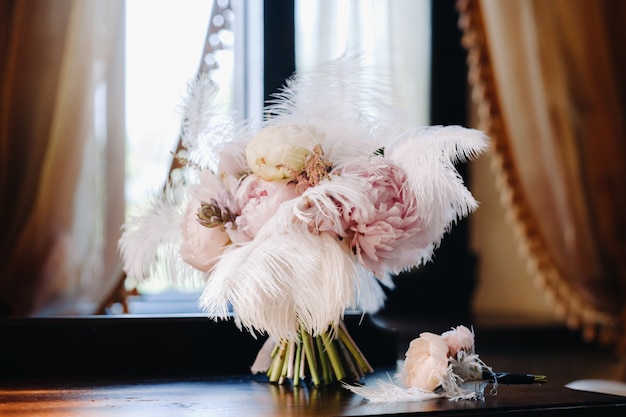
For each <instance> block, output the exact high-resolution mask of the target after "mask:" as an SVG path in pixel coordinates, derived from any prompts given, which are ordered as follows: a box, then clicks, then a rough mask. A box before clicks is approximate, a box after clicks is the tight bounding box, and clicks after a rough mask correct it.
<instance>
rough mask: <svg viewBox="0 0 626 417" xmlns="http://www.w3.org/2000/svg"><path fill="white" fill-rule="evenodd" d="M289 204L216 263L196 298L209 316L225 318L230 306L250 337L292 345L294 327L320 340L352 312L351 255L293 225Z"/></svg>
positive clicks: (334, 241)
mask: <svg viewBox="0 0 626 417" xmlns="http://www.w3.org/2000/svg"><path fill="white" fill-rule="evenodd" d="M294 204H295V201H289V202H287V203H284V204H282V205H281V206H280V207H279V211H280V212H281V213H280V214H278V215H276V216H274V217H273V218H272V219H271V220H270V222H269V223H267V224H266V225H265V226H264V227H263V228H262V229H261V231H260V232H259V234H257V236H256V237H255V239H254V240H253V241H251V242H249V243H246V244H245V245H242V246H241V247H239V248H237V249H236V250H233V251H230V252H228V253H226V254H224V255H223V256H222V257H221V258H220V260H219V262H218V263H217V264H216V265H215V268H214V269H213V270H212V271H211V275H210V277H209V280H208V281H207V284H206V286H205V289H204V291H203V294H202V296H201V298H200V305H201V307H202V308H203V309H204V310H205V311H206V312H207V313H208V314H209V315H210V316H214V317H215V318H223V317H227V316H228V305H229V304H231V305H232V309H233V312H234V314H235V317H236V319H237V320H238V321H239V323H240V324H241V326H243V327H245V328H246V329H247V330H249V331H250V332H255V331H258V332H261V333H263V332H266V333H268V334H269V335H270V336H271V337H273V338H275V339H277V340H279V339H283V338H284V339H291V340H293V339H294V338H295V337H297V331H298V326H299V325H302V326H304V328H305V329H306V330H307V331H308V332H310V333H312V334H314V335H316V334H320V333H322V332H324V331H327V330H328V327H329V325H333V324H336V323H337V321H338V320H340V319H341V318H342V317H343V313H344V310H345V309H346V308H347V307H348V306H355V301H354V292H353V291H354V283H355V279H356V271H355V266H354V262H353V260H352V257H351V254H350V253H349V251H348V250H347V248H346V247H344V246H343V245H341V244H340V242H338V241H337V239H335V238H334V237H332V236H330V235H328V234H325V233H324V234H319V235H318V234H313V233H310V232H309V231H308V230H307V228H306V225H305V224H304V223H301V222H297V221H296V222H295V223H294V222H293V220H294V216H293V205H294ZM285 217H287V218H289V217H290V218H291V221H284V218H285ZM322 300H323V301H322Z"/></svg>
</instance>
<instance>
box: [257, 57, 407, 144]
mask: <svg viewBox="0 0 626 417" xmlns="http://www.w3.org/2000/svg"><path fill="white" fill-rule="evenodd" d="M389 86H390V79H389V75H388V74H383V73H381V72H379V71H377V70H376V68H375V67H374V66H373V65H366V62H365V58H364V56H362V55H361V54H348V53H346V54H344V55H342V56H341V57H339V58H338V59H335V60H333V61H330V62H327V63H324V64H321V65H319V66H318V67H317V68H315V69H314V70H311V71H309V72H306V73H300V74H297V75H295V76H294V77H292V78H291V79H290V80H288V82H287V84H286V86H284V87H283V89H282V90H281V91H280V92H278V93H277V94H275V96H274V97H275V100H273V101H272V102H271V105H270V106H269V107H268V108H267V114H268V122H269V123H272V124H283V123H286V124H299V125H310V126H315V127H316V128H317V129H320V130H322V131H324V132H325V133H329V132H330V133H333V134H331V135H330V137H334V138H335V139H337V138H339V139H340V140H339V141H337V140H332V141H328V142H327V144H328V145H336V144H338V145H341V146H342V147H344V149H346V150H356V149H358V148H353V147H351V146H349V143H347V142H345V141H344V140H346V139H347V140H349V139H350V138H353V139H356V138H361V139H363V138H367V139H369V140H371V141H372V143H374V144H378V145H379V146H380V144H381V143H382V139H383V138H385V137H387V136H390V135H391V136H393V135H395V134H396V133H398V132H400V131H401V130H402V129H404V128H405V126H407V125H408V122H407V120H408V117H407V115H406V114H405V113H404V112H403V111H401V110H400V109H398V108H396V107H393V106H392V105H391V103H392V102H393V100H392V95H391V89H390V88H389Z"/></svg>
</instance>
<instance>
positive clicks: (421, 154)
mask: <svg viewBox="0 0 626 417" xmlns="http://www.w3.org/2000/svg"><path fill="white" fill-rule="evenodd" d="M487 147H488V139H487V137H486V136H485V134H484V133H483V132H481V131H478V130H474V129H467V128H463V127H460V126H445V127H443V126H429V127H423V128H417V129H414V130H411V131H409V132H406V133H404V134H402V135H400V136H398V137H396V138H394V139H393V140H391V141H390V143H388V144H387V146H386V147H385V157H386V158H389V159H390V160H391V161H393V162H394V163H396V164H397V165H398V166H400V167H401V168H402V169H404V170H405V172H406V173H407V177H408V183H409V186H410V187H411V189H412V190H413V192H414V193H415V194H416V196H417V200H418V202H419V204H420V211H421V213H422V216H423V218H424V220H425V221H426V224H427V225H428V227H429V229H430V231H431V234H430V238H429V240H430V241H431V242H433V246H432V248H431V249H433V250H434V249H435V248H436V247H437V246H438V244H439V242H440V241H441V239H442V238H443V235H444V234H445V233H446V232H447V231H449V228H450V227H451V226H452V224H453V223H454V222H456V221H457V220H458V219H460V218H463V217H465V216H467V215H468V214H469V213H471V212H472V211H474V210H475V209H476V208H477V207H478V203H477V202H476V200H475V199H474V197H473V196H472V194H471V193H470V191H469V190H468V189H467V188H466V187H465V185H464V184H463V179H462V178H461V176H460V175H459V173H458V171H457V170H456V168H455V167H454V164H455V163H457V162H463V161H466V160H468V159H472V158H474V157H476V156H477V155H478V154H480V153H481V152H483V151H485V150H486V149H487ZM429 251H430V250H426V251H424V252H423V253H422V255H421V257H422V258H423V259H425V260H428V259H429V258H430V256H429V253H428V252H429ZM418 264H419V262H418Z"/></svg>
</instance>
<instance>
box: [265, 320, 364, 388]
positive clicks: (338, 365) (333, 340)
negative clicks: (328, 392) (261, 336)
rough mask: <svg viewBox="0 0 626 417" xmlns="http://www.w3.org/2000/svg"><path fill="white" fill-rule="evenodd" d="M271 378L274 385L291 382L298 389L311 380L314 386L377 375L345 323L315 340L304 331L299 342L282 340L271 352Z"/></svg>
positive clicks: (299, 333)
mask: <svg viewBox="0 0 626 417" xmlns="http://www.w3.org/2000/svg"><path fill="white" fill-rule="evenodd" d="M270 356H271V362H270V365H269V369H267V372H266V374H267V376H268V378H269V381H270V382H271V383H276V384H284V383H288V382H291V383H292V384H293V386H294V387H297V386H300V385H301V384H302V383H303V381H307V380H310V381H311V383H312V384H313V385H314V386H316V387H317V386H323V385H331V384H333V383H336V382H339V381H343V382H347V383H352V382H358V381H359V380H360V379H361V378H362V377H363V376H364V375H365V374H366V373H370V372H373V369H372V367H371V366H370V364H369V362H368V361H367V359H365V356H364V355H363V353H362V352H361V350H360V349H359V348H358V347H357V345H356V343H355V342H354V340H353V339H352V337H350V335H349V334H348V331H347V329H346V327H345V325H344V324H343V323H340V324H339V325H338V326H337V327H336V328H329V329H328V330H327V331H326V332H323V333H322V334H320V335H316V336H312V335H311V334H309V333H308V332H307V331H306V330H305V329H304V328H302V327H300V329H299V332H298V337H297V339H296V340H291V341H288V340H281V341H279V342H278V343H277V344H276V345H275V346H274V348H273V349H272V352H271V355H270Z"/></svg>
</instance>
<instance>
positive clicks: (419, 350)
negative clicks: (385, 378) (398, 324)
mask: <svg viewBox="0 0 626 417" xmlns="http://www.w3.org/2000/svg"><path fill="white" fill-rule="evenodd" d="M448 353H449V352H448V345H447V344H446V342H445V340H444V339H443V337H441V336H439V335H436V334H434V333H429V332H425V333H421V334H420V336H419V337H418V338H417V339H414V340H412V341H411V343H410V344H409V349H408V350H407V352H406V358H405V360H404V367H403V368H402V372H401V377H402V381H403V382H404V384H405V385H406V386H407V387H409V388H420V389H422V390H424V391H433V390H434V389H435V388H437V387H438V386H439V385H441V383H442V381H443V380H444V378H445V376H446V374H447V372H448Z"/></svg>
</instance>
